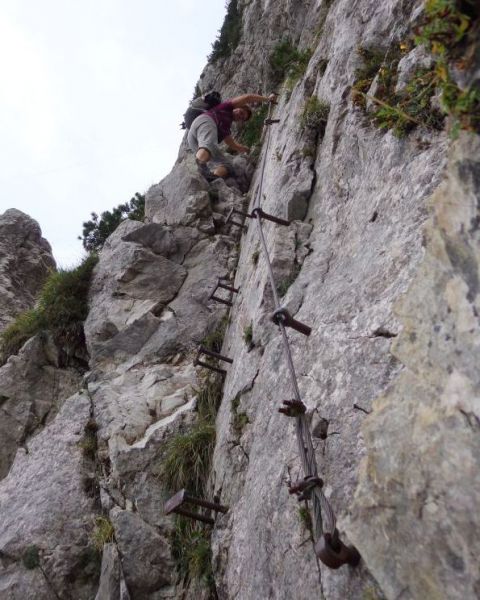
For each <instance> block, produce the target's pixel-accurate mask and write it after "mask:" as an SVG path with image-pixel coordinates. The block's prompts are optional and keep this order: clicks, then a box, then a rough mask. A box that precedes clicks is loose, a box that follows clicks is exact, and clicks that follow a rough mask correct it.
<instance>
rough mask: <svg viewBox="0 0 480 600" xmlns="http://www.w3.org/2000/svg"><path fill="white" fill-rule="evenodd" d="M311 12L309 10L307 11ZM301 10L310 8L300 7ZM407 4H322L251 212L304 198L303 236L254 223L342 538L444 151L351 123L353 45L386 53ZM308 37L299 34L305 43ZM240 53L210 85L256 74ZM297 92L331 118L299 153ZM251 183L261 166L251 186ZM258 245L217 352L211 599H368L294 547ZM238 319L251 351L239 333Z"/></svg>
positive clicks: (247, 258)
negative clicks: (301, 330) (310, 49)
mask: <svg viewBox="0 0 480 600" xmlns="http://www.w3.org/2000/svg"><path fill="white" fill-rule="evenodd" d="M287 4H288V6H287ZM320 4H323V3H315V10H317V9H318V7H319V5H320ZM264 8H265V3H260V2H253V3H250V4H249V5H248V6H247V7H246V8H245V10H246V11H247V12H246V13H245V14H246V15H247V14H249V13H251V12H253V11H257V13H258V11H261V9H264ZM305 8H306V7H305V5H304V6H303V7H302V9H299V13H298V15H296V16H299V14H300V13H304V10H305ZM309 10H311V15H313V14H314V12H315V10H314V6H313V4H311V5H310V6H309ZM410 10H411V5H408V6H407V5H406V4H405V3H399V2H386V3H381V5H379V4H378V3H377V4H374V3H372V2H368V1H365V2H360V3H357V5H356V6H355V7H352V5H351V3H350V4H348V3H347V2H336V3H333V4H330V12H329V13H328V17H327V19H326V21H325V23H324V32H325V33H324V35H322V36H320V39H319V43H318V46H317V48H316V49H315V51H314V55H313V57H312V60H311V62H310V64H309V66H308V68H307V71H306V73H305V78H304V79H303V80H300V82H299V83H298V85H296V86H295V87H294V89H293V91H292V93H291V95H290V96H289V95H287V94H283V95H281V97H280V99H279V105H278V107H277V109H276V113H275V117H278V118H279V119H280V123H279V124H278V125H275V126H272V134H271V136H272V137H271V144H270V153H269V155H268V157H267V159H266V164H265V186H264V190H263V191H264V197H263V198H262V202H263V206H264V208H265V210H266V211H267V212H269V213H272V214H275V215H278V216H280V217H285V216H286V215H288V214H298V215H299V216H302V215H303V212H304V209H305V206H304V207H303V210H302V211H301V210H300V208H302V207H301V202H300V200H298V199H297V197H296V196H295V193H296V192H297V191H299V192H301V199H302V201H303V202H304V203H306V204H307V209H308V210H307V213H306V216H305V218H306V220H308V222H309V223H311V225H312V226H313V230H312V232H311V234H310V237H309V238H308V240H307V241H300V240H299V238H298V237H297V238H295V236H292V233H291V231H292V230H293V229H294V225H291V226H290V228H288V229H287V228H283V227H277V226H275V225H273V224H271V223H265V226H264V230H265V235H266V238H267V244H268V247H269V249H270V251H271V257H272V259H273V261H274V266H277V268H278V275H279V276H280V278H283V277H284V274H285V275H286V274H287V273H289V272H291V273H292V274H295V270H293V269H292V270H291V271H290V266H291V265H295V263H296V266H297V267H301V268H300V269H297V272H296V275H297V277H296V279H295V278H294V280H293V281H291V282H290V283H291V285H290V287H289V288H288V290H287V291H285V290H283V291H282V293H281V294H280V295H281V296H282V299H281V302H282V304H284V305H287V306H288V307H289V308H290V309H291V310H292V313H293V314H294V315H295V314H296V317H297V318H298V319H299V320H300V321H302V322H304V323H307V324H308V325H310V326H311V327H312V334H311V336H310V337H309V338H308V339H307V338H305V337H302V336H301V335H299V334H297V333H295V332H289V337H290V338H291V341H292V350H293V357H294V362H295V365H296V368H297V373H298V378H299V385H300V391H301V395H302V397H303V399H304V401H305V402H306V404H307V405H308V408H309V410H310V412H311V413H312V426H313V427H314V428H315V431H317V433H318V434H321V433H322V427H320V424H325V428H326V431H327V439H321V438H320V437H318V438H317V439H316V440H315V445H316V447H317V460H318V464H319V470H320V475H321V476H322V477H323V478H324V479H325V482H326V486H325V492H326V494H327V496H328V498H329V499H330V501H331V503H332V505H333V507H334V510H335V511H336V513H337V516H338V517H339V528H340V530H341V531H342V534H343V535H344V537H345V531H344V519H345V517H346V516H347V515H348V512H349V509H350V505H351V502H352V498H353V494H354V490H355V489H356V486H357V477H358V467H359V463H360V460H361V457H362V456H363V453H364V451H365V450H364V445H363V438H362V434H361V425H362V422H363V420H364V418H365V412H368V411H369V410H370V408H371V402H372V399H373V398H375V397H376V396H378V395H379V394H380V393H382V392H383V391H384V390H385V389H386V388H387V386H388V385H389V383H390V382H391V381H392V380H393V379H394V378H395V377H396V376H397V375H398V373H399V371H400V370H401V365H400V364H399V362H398V360H397V359H396V358H394V357H392V356H391V355H390V354H389V347H390V345H391V341H392V339H393V338H395V336H396V335H397V334H398V330H399V325H398V321H397V319H396V318H395V315H394V313H393V305H394V303H395V302H396V300H397V299H398V297H399V296H400V295H401V294H402V293H403V292H404V291H405V290H406V289H407V288H408V285H409V283H410V282H411V280H412V277H413V276H414V274H415V271H416V268H417V265H418V262H419V261H420V260H421V258H422V225H423V223H424V221H425V220H426V218H427V217H428V209H427V206H426V199H427V198H428V197H429V196H430V195H431V193H432V192H433V190H434V189H435V187H436V186H437V185H438V183H439V181H440V179H441V173H442V169H443V168H444V165H445V149H446V147H447V144H448V141H447V140H446V139H445V136H444V135H442V134H440V135H438V134H431V133H426V134H424V133H421V134H418V135H412V136H410V137H409V138H407V139H405V140H398V139H397V138H395V137H394V136H393V135H391V134H390V133H387V134H385V133H382V132H380V131H379V130H378V129H375V128H373V127H370V126H369V125H368V124H367V123H366V122H365V120H364V118H363V115H362V114H361V113H360V112H359V111H358V109H357V108H356V107H355V106H354V105H353V104H352V102H351V101H350V99H349V86H351V84H352V83H353V81H354V78H355V69H356V68H357V67H358V65H359V58H358V54H357V47H358V45H369V44H370V45H372V46H375V45H377V44H379V45H380V44H381V45H385V47H386V46H388V45H389V44H394V43H395V39H396V36H398V35H401V33H400V30H401V28H402V27H403V24H405V28H406V27H407V23H408V20H409V19H410ZM282 11H283V12H285V13H286V14H288V15H289V16H290V14H291V13H294V12H296V11H295V5H294V4H292V3H286V2H285V3H269V4H268V11H265V14H264V15H262V16H261V17H259V18H258V21H257V22H258V24H259V25H258V27H257V24H256V23H255V25H253V24H252V27H253V29H249V30H248V31H246V32H245V35H247V36H251V37H252V38H253V37H256V36H258V33H259V30H260V29H259V28H260V27H261V26H262V24H263V25H264V24H265V21H268V22H269V25H270V26H271V27H272V31H273V32H275V31H276V30H275V27H276V25H277V23H279V22H281V21H282V19H283V18H284V15H280V14H279V13H281V12H282ZM311 22H312V23H313V22H315V23H318V21H315V19H313V18H312V21H311ZM294 23H295V24H297V23H298V21H296V20H295V19H294ZM272 24H273V25H272ZM292 29H293V30H294V31H295V29H294V28H292ZM296 31H298V30H296ZM277 33H278V30H277ZM311 33H312V32H311V31H308V32H305V38H307V37H308V36H309V35H310V34H311ZM266 35H267V36H269V35H270V34H266ZM272 35H274V33H272ZM302 35H303V34H302ZM292 38H293V39H295V37H294V36H293V35H292ZM277 39H278V37H277ZM263 42H264V40H263V39H262V43H263ZM256 43H257V44H258V40H257V42H256ZM252 47H253V46H252ZM320 58H323V59H327V58H328V59H329V60H330V62H329V63H328V66H327V68H326V69H323V70H320V68H319V60H320ZM238 59H239V56H236V57H235V56H234V57H232V58H231V60H229V62H228V65H222V77H223V74H224V73H228V75H230V76H232V72H231V71H229V67H232V71H233V67H234V66H235V67H237V68H238V71H237V73H235V75H233V76H232V79H231V80H230V81H229V83H228V85H234V84H235V83H237V82H238V81H239V78H240V77H242V76H245V75H246V74H247V73H248V76H249V78H250V77H251V79H249V80H251V81H258V77H259V72H258V68H259V65H258V63H255V64H252V63H249V61H244V62H243V63H242V64H240V60H238ZM260 66H262V65H260ZM207 77H208V75H207ZM260 81H261V80H260ZM260 81H259V84H260ZM202 85H203V83H202ZM311 94H313V95H314V96H316V97H317V98H318V99H319V100H320V101H326V102H328V103H329V104H330V113H329V118H328V121H327V123H326V127H325V131H324V132H322V135H319V137H318V139H317V140H316V144H315V145H314V147H311V148H310V147H309V146H308V144H309V143H310V139H308V136H306V135H305V133H304V132H302V127H301V116H302V112H303V109H304V106H305V102H306V100H307V99H308V98H309V97H310V95H311ZM309 156H310V161H307V158H308V157H309ZM309 164H310V166H309ZM307 176H308V177H307ZM258 178H259V173H257V175H256V178H255V179H254V182H253V189H255V188H256V186H258V183H259V181H258ZM306 179H307V181H308V184H309V185H310V189H309V187H308V186H307V185H306ZM297 200H298V203H299V206H298V213H296V209H297V207H296V206H295V204H296V202H297ZM290 209H292V210H291V212H290V213H289V210H290ZM293 209H295V210H293ZM300 237H301V239H302V240H304V239H305V236H300ZM297 241H300V246H302V245H303V246H304V250H306V252H304V251H303V250H302V255H303V259H302V260H303V262H301V261H299V260H298V259H299V257H300V255H299V256H298V257H297V252H298V251H299V250H301V248H297ZM292 242H293V243H292ZM258 248H259V244H258V236H257V234H256V227H255V224H254V223H253V224H252V226H250V228H249V232H248V234H247V236H246V237H245V238H244V240H243V243H242V253H241V256H240V260H239V269H238V272H237V275H236V280H235V284H236V286H237V287H238V286H240V288H241V293H240V294H239V295H238V297H237V303H236V305H235V307H234V309H233V311H232V314H231V321H232V325H231V326H230V327H229V330H228V333H227V338H226V341H225V344H224V348H223V352H224V354H227V355H228V356H231V357H233V359H234V363H233V365H231V366H229V367H228V372H229V374H228V377H227V379H226V382H225V395H224V402H223V403H222V407H221V409H220V413H219V417H218V419H217V425H218V435H217V448H216V451H215V457H214V485H215V491H219V492H220V491H221V499H222V502H224V503H225V504H227V505H229V506H230V511H229V513H228V514H227V515H225V516H222V517H221V518H220V519H219V520H218V521H217V526H216V529H215V533H214V565H215V569H216V582H217V586H218V589H219V593H220V595H221V596H222V597H230V596H232V597H237V598H239V599H242V600H247V599H248V600H250V599H252V598H256V597H262V598H263V597H264V598H272V599H273V598H277V599H278V600H280V599H281V598H285V597H292V598H297V597H298V598H308V597H317V596H318V597H321V598H327V599H328V600H333V599H335V600H344V599H345V598H352V600H353V599H355V600H357V599H361V598H363V597H369V595H370V596H371V597H376V596H378V597H379V598H381V597H382V593H381V591H379V590H378V587H377V585H376V583H375V581H374V580H373V578H372V577H371V576H370V575H369V574H368V570H367V569H368V567H369V563H368V561H367V562H366V563H365V562H362V564H361V566H360V567H359V568H357V569H350V568H348V567H344V568H342V569H340V570H339V571H335V572H334V571H331V570H329V569H327V568H325V567H323V566H321V567H320V570H321V583H319V574H318V571H316V564H315V559H314V556H313V553H312V548H311V546H310V545H309V543H308V542H306V543H302V542H304V541H305V540H307V539H308V534H307V533H306V532H305V530H304V528H303V526H302V523H301V521H300V519H299V517H298V515H297V505H296V502H295V501H294V500H293V499H292V498H291V497H290V496H289V495H288V492H287V489H286V481H287V480H288V478H289V476H290V475H291V476H292V477H294V478H295V477H297V476H298V475H300V474H301V468H300V464H299V461H298V457H297V448H296V441H295V436H294V427H293V425H292V423H291V422H289V421H288V419H285V417H283V416H282V415H279V414H278V412H277V409H278V407H279V405H280V404H281V401H282V400H283V399H287V398H289V397H290V395H291V393H292V388H291V383H290V381H289V377H288V372H287V365H286V361H285V357H284V354H283V348H282V344H281V339H280V336H279V334H278V331H277V330H276V328H275V327H274V326H273V325H272V324H271V323H270V322H269V315H270V314H271V310H272V297H271V292H270V290H269V284H268V283H267V272H266V265H265V262H264V260H263V257H262V255H261V254H260V256H259V258H258V262H257V264H255V260H253V258H252V257H253V256H255V253H256V251H257V250H258ZM289 253H290V260H289V256H288V255H289ZM279 283H280V281H279ZM251 323H253V328H252V329H253V344H254V347H253V349H252V348H249V345H248V344H246V343H245V341H244V340H243V339H242V338H243V335H244V332H245V328H246V327H248V325H249V324H251ZM412 526H413V525H412ZM364 543H365V542H364Z"/></svg>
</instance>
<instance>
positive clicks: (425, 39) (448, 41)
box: [415, 0, 479, 55]
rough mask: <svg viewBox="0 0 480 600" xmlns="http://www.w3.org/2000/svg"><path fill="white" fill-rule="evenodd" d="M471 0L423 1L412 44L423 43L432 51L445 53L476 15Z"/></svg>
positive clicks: (465, 30)
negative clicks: (422, 10)
mask: <svg viewBox="0 0 480 600" xmlns="http://www.w3.org/2000/svg"><path fill="white" fill-rule="evenodd" d="M475 4H476V3H475V2H474V0H470V1H469V0H466V1H465V0H464V1H461V0H427V1H426V2H425V6H424V12H423V15H422V18H421V19H420V22H419V24H418V25H417V27H416V30H415V33H416V35H415V43H416V44H417V45H420V44H424V45H425V46H427V47H428V49H429V50H430V51H431V52H432V53H433V54H440V55H445V54H446V53H447V52H448V51H449V50H450V49H451V48H452V47H453V46H455V45H457V44H459V43H460V42H461V41H462V40H463V39H464V38H465V36H466V35H467V33H468V31H469V29H470V26H471V24H472V20H473V19H474V18H476V17H478V12H479V8H478V4H477V6H475Z"/></svg>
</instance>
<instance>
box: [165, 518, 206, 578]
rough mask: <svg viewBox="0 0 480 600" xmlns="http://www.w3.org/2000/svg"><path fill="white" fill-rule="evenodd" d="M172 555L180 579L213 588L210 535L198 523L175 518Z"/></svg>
mask: <svg viewBox="0 0 480 600" xmlns="http://www.w3.org/2000/svg"><path fill="white" fill-rule="evenodd" d="M172 554H173V558H174V560H175V564H176V567H177V573H178V575H179V577H180V578H181V579H183V580H184V581H189V580H191V579H195V580H197V581H201V582H203V583H204V584H205V585H206V586H207V587H209V588H213V587H214V580H213V571H212V550H211V546H210V534H209V533H208V532H207V531H206V530H205V529H204V528H201V526H200V525H199V524H198V523H196V522H194V521H192V520H191V519H186V518H184V517H180V516H178V517H176V519H175V529H174V531H173V535H172Z"/></svg>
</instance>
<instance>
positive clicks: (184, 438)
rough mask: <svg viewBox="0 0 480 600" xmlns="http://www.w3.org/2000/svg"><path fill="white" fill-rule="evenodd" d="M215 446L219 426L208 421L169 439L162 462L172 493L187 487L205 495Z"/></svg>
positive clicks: (164, 478)
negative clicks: (216, 426) (216, 427)
mask: <svg viewBox="0 0 480 600" xmlns="http://www.w3.org/2000/svg"><path fill="white" fill-rule="evenodd" d="M214 447H215V425H214V424H212V423H209V422H207V421H204V420H199V421H198V422H197V423H196V424H195V425H194V426H193V427H192V428H191V429H190V430H189V431H188V432H187V433H184V434H179V435H176V436H175V437H172V438H171V439H169V440H168V442H167V443H166V448H165V456H164V459H163V463H162V475H163V481H164V483H165V485H166V486H167V487H168V488H169V489H170V490H180V489H182V488H186V489H188V490H189V492H191V493H192V494H194V495H199V496H203V494H204V491H205V487H206V480H207V477H208V472H209V469H210V463H211V460H212V455H213V449H214Z"/></svg>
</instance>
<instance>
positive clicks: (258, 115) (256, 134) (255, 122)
mask: <svg viewBox="0 0 480 600" xmlns="http://www.w3.org/2000/svg"><path fill="white" fill-rule="evenodd" d="M267 113H268V106H267V105H266V104H264V105H263V106H261V107H260V108H259V109H257V110H255V111H253V114H252V116H251V118H250V119H249V120H248V121H247V122H246V123H245V125H244V127H243V129H242V131H241V132H240V135H239V136H238V137H239V140H240V142H241V143H242V144H245V145H246V146H249V147H250V148H252V147H253V146H256V145H258V144H260V140H261V138H262V131H263V123H264V121H265V118H266V116H267Z"/></svg>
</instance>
